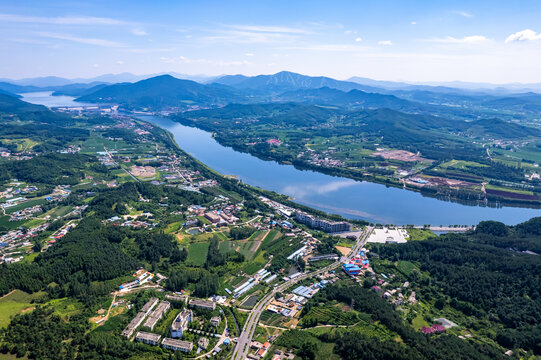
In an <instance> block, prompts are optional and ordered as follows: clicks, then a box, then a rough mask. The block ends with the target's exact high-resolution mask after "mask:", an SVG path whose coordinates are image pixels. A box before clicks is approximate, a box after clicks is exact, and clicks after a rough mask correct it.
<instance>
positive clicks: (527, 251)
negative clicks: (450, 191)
mask: <svg viewBox="0 0 541 360" xmlns="http://www.w3.org/2000/svg"><path fill="white" fill-rule="evenodd" d="M540 236H541V218H534V219H531V220H530V221H527V222H525V223H522V224H519V225H517V226H514V227H508V226H505V225H504V224H502V223H498V222H493V221H486V222H482V223H480V224H479V225H478V226H477V228H476V230H475V232H472V233H470V234H447V235H444V236H440V237H439V238H437V239H436V238H434V239H430V240H427V241H421V242H415V241H414V242H408V243H407V244H404V245H400V246H381V245H378V246H374V249H373V250H374V252H376V253H377V254H379V256H381V257H382V258H384V259H391V260H393V261H396V260H399V259H400V260H408V261H414V262H416V263H419V264H420V271H421V272H427V273H428V274H429V276H427V277H423V276H421V277H418V278H415V279H414V278H412V279H411V280H412V281H416V282H419V284H421V286H420V288H421V296H422V297H423V298H425V299H433V300H437V299H439V300H440V302H441V305H445V304H448V305H450V306H452V307H453V308H455V309H457V310H460V311H461V312H463V313H464V314H466V315H471V316H475V317H477V318H480V319H486V320H488V321H490V322H493V323H495V324H501V325H502V326H503V327H501V328H500V329H499V330H498V332H497V335H496V338H495V340H496V341H498V342H499V343H500V344H501V345H502V346H505V347H509V348H518V347H520V348H524V349H527V350H533V351H534V352H535V353H536V354H538V355H539V354H541V346H540V344H541V325H540V324H541V277H540V274H541V258H540V257H539V255H537V254H539V253H541V242H540V240H539V239H540ZM415 276H417V274H415Z"/></svg>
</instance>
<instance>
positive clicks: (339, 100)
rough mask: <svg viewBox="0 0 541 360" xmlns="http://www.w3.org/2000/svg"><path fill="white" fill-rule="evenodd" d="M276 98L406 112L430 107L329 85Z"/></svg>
mask: <svg viewBox="0 0 541 360" xmlns="http://www.w3.org/2000/svg"><path fill="white" fill-rule="evenodd" d="M275 99H276V100H281V101H291V102H300V103H309V104H319V105H337V106H344V107H362V108H389V109H394V110H399V111H405V112H426V111H427V110H428V109H430V107H429V106H428V105H421V104H419V103H415V102H412V101H408V100H404V99H400V98H398V97H396V96H394V95H384V94H378V93H371V92H365V91H362V90H357V89H353V90H351V91H349V92H345V91H341V90H338V89H333V88H329V87H322V88H318V89H299V90H292V91H287V92H284V93H282V94H279V95H277V96H276V98H275Z"/></svg>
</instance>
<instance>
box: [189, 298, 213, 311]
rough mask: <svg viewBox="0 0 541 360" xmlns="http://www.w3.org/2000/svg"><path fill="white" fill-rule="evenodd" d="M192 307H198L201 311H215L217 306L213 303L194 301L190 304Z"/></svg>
mask: <svg viewBox="0 0 541 360" xmlns="http://www.w3.org/2000/svg"><path fill="white" fill-rule="evenodd" d="M189 305H190V307H196V308H199V309H206V310H214V309H216V304H215V303H214V302H212V301H206V300H198V299H193V300H190V302H189Z"/></svg>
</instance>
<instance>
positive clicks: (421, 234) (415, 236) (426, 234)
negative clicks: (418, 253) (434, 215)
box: [407, 229, 436, 241]
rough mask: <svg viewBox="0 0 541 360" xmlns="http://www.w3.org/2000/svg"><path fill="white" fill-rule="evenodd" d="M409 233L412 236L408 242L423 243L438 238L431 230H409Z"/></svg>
mask: <svg viewBox="0 0 541 360" xmlns="http://www.w3.org/2000/svg"><path fill="white" fill-rule="evenodd" d="M407 231H408V234H409V236H410V238H409V239H408V241H422V240H427V239H429V238H433V237H436V235H435V234H434V233H433V232H432V231H430V230H422V229H408V230H407Z"/></svg>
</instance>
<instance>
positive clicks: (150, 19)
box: [0, 0, 541, 83]
mask: <svg viewBox="0 0 541 360" xmlns="http://www.w3.org/2000/svg"><path fill="white" fill-rule="evenodd" d="M539 19H541V2H540V1H514V2H510V1H452V2H447V1H445V2H444V1H415V0H409V1H404V0H397V1H385V0H379V1H361V0H356V1H328V0H327V1H300V0H289V1H281V0H274V1H263V0H261V1H259V0H252V1H223V0H222V1H204V0H203V1H195V0H194V1H178V0H177V1H169V0H156V1H149V0H145V1H137V0H130V1H116V0H109V1H100V0H98V1H95V0H94V1H67V0H64V1H57V0H48V1H19V2H15V1H12V2H11V4H6V1H3V2H0V31H1V33H2V36H1V37H0V52H1V53H2V56H1V57H0V77H9V78H22V77H34V76H45V75H57V76H64V77H71V78H73V77H92V76H97V75H101V74H105V73H120V72H132V73H135V74H149V73H157V72H168V71H174V72H179V73H186V74H207V75H219V74H237V73H242V74H247V75H255V74H270V73H275V72H278V71H281V70H289V71H295V72H300V73H303V74H307V75H326V76H332V77H335V78H339V79H345V78H348V77H351V76H363V77H370V78H375V79H381V80H407V81H418V82H428V81H453V80H461V81H474V82H491V83H508V82H524V83H527V82H541V71H540V70H541V21H540V20H539Z"/></svg>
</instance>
